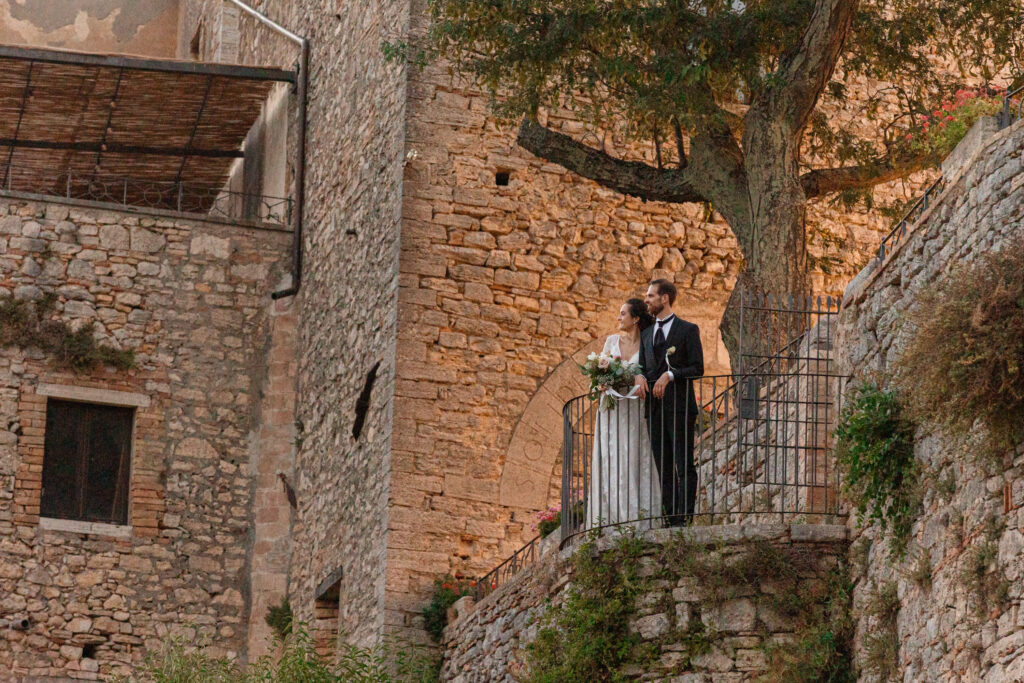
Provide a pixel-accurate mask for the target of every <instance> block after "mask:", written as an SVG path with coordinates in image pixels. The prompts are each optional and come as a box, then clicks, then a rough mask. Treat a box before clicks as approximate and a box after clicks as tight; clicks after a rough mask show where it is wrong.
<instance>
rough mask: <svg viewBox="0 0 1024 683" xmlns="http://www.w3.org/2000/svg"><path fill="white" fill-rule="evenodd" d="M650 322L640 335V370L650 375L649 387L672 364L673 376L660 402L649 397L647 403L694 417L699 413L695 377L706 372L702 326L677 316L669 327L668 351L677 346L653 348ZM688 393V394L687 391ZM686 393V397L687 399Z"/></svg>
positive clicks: (666, 344)
mask: <svg viewBox="0 0 1024 683" xmlns="http://www.w3.org/2000/svg"><path fill="white" fill-rule="evenodd" d="M655 329H656V326H654V325H651V326H650V327H648V328H647V329H646V330H644V331H643V334H641V335H640V372H641V373H642V374H643V376H644V377H645V378H647V384H648V388H649V389H654V383H655V382H657V381H658V378H659V377H661V376H662V375H663V374H665V372H666V371H667V370H668V369H669V365H671V366H672V376H673V377H674V378H675V379H674V380H673V381H671V382H669V385H668V387H667V388H666V389H665V397H664V398H663V399H662V400H661V401H660V403H661V406H658V403H659V402H658V400H657V399H655V398H653V397H649V398H648V405H650V406H651V407H652V409H657V408H659V407H660V408H661V409H662V410H672V411H675V412H677V413H688V414H689V415H690V416H691V419H692V418H695V417H696V416H697V399H696V396H695V395H694V392H693V380H694V379H695V378H697V377H702V376H703V375H704V349H703V348H702V347H701V343H700V329H699V328H698V327H697V326H696V325H694V324H693V323H691V322H687V321H686V320H683V319H682V318H680V317H679V316H676V319H675V321H674V322H673V323H672V328H671V329H670V330H669V333H668V339H667V340H666V343H665V351H667V350H668V349H671V348H672V347H675V353H672V354H667V356H668V357H667V358H666V353H657V352H656V351H655V348H654V331H655ZM684 392H685V393H684ZM684 396H685V400H683V399H684Z"/></svg>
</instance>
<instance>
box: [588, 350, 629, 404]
mask: <svg viewBox="0 0 1024 683" xmlns="http://www.w3.org/2000/svg"><path fill="white" fill-rule="evenodd" d="M579 368H580V372H582V373H583V374H584V375H586V376H587V377H588V378H589V379H590V390H589V392H588V395H589V396H590V400H591V401H598V400H600V401H601V406H600V407H601V408H604V409H605V410H611V409H612V408H614V407H615V397H614V396H610V395H608V394H607V393H606V390H608V389H614V390H615V391H617V392H619V393H620V394H626V393H628V392H629V390H630V389H632V388H633V378H634V377H636V376H637V375H638V374H640V366H638V365H635V364H633V363H627V362H625V361H623V360H622V359H621V358H619V357H618V356H609V355H608V354H605V353H601V354H597V353H591V354H590V355H589V356H587V360H586V361H584V363H583V364H582V365H579Z"/></svg>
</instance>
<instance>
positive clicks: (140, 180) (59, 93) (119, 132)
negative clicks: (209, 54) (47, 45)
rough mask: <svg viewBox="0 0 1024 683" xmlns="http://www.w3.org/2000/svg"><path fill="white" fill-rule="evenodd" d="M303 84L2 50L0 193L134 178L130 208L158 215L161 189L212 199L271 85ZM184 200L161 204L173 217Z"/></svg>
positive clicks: (231, 72)
mask: <svg viewBox="0 0 1024 683" xmlns="http://www.w3.org/2000/svg"><path fill="white" fill-rule="evenodd" d="M295 78H296V75H295V72H293V71H287V70H282V69H276V68H263V67H251V66H237V65H227V64H209V63H201V62H186V61H176V60H164V59H148V58H139V57H127V56H122V55H100V54H88V53H81V52H72V51H65V50H53V49H40V48H28V47H22V46H11V45H0V189H3V190H9V191H21V192H31V193H36V194H55V195H65V196H83V193H85V194H87V193H88V191H89V187H90V186H91V185H92V186H99V185H104V184H107V185H109V186H114V185H117V183H118V182H122V181H123V188H124V189H123V192H124V195H125V196H124V197H123V198H122V197H118V201H122V199H123V203H125V204H134V203H141V204H144V205H147V206H152V205H153V200H152V197H146V196H143V195H145V194H147V193H150V192H152V191H153V190H152V188H154V187H165V188H166V187H178V188H181V187H183V186H188V187H190V188H192V189H193V191H194V189H195V188H199V189H200V190H205V191H207V193H206V194H208V195H209V197H210V198H211V199H210V201H211V202H212V198H213V197H214V196H215V195H216V192H217V191H218V190H219V189H220V188H222V187H223V186H224V184H225V182H226V180H227V177H228V173H229V171H230V168H231V164H232V162H233V160H234V159H237V158H240V157H243V156H244V155H243V152H242V143H243V142H244V140H245V137H246V134H247V133H248V131H249V129H250V128H251V127H252V125H253V123H255V122H256V120H257V118H258V117H259V115H260V111H261V107H262V105H263V103H264V102H265V101H266V98H267V95H268V93H269V91H270V88H271V87H272V86H273V85H274V83H275V82H286V83H294V82H295ZM126 179H130V180H131V181H132V182H127V180H126ZM179 192H180V189H179ZM173 194H174V193H173V192H168V193H166V197H164V198H162V199H161V200H160V201H162V202H165V203H167V207H166V208H170V209H173V208H174V202H173ZM135 195H138V196H135Z"/></svg>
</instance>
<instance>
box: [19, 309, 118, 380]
mask: <svg viewBox="0 0 1024 683" xmlns="http://www.w3.org/2000/svg"><path fill="white" fill-rule="evenodd" d="M55 302H56V298H55V297H54V296H53V295H52V294H51V295H47V296H45V297H44V298H43V299H41V300H40V301H38V302H36V303H34V304H33V303H30V302H28V301H23V300H18V299H13V298H10V297H6V298H2V299H0V347H6V346H21V347H32V346H34V347H36V348H39V349H41V350H42V351H44V352H45V353H47V354H49V355H51V356H53V358H54V361H55V362H56V364H57V365H58V366H59V367H62V368H68V369H70V370H73V371H75V372H88V371H90V370H92V369H94V368H96V367H97V366H99V365H109V366H112V367H115V368H117V369H119V370H127V369H129V368H131V367H134V365H135V353H134V352H133V351H131V350H121V349H115V348H114V347H112V346H108V345H106V344H101V343H99V342H97V341H96V338H95V337H94V336H93V326H92V325H84V326H82V327H80V328H78V329H77V330H72V329H71V327H70V326H68V324H67V323H65V322H63V321H61V320H52V319H50V317H49V316H50V314H51V313H52V311H53V306H54V304H55Z"/></svg>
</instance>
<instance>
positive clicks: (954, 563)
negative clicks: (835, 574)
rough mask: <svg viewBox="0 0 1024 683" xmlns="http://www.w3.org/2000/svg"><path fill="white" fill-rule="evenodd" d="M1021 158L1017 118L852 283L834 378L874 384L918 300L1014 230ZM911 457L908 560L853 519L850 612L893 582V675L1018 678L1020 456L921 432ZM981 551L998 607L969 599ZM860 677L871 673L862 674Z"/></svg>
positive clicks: (1022, 610) (1021, 210) (1022, 186)
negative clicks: (983, 456)
mask: <svg viewBox="0 0 1024 683" xmlns="http://www.w3.org/2000/svg"><path fill="white" fill-rule="evenodd" d="M1022 153H1024V123H1021V122H1018V123H1017V124H1016V125H1015V126H1013V127H1012V128H1010V129H1007V130H1004V131H1002V132H1000V133H998V134H996V135H993V136H991V137H990V138H989V142H988V145H987V147H985V148H984V149H982V150H981V151H980V152H979V155H978V156H977V157H975V159H974V161H973V162H971V163H968V164H967V165H966V167H965V168H964V170H963V172H962V174H961V175H960V176H959V178H958V179H955V180H953V181H952V182H950V184H949V185H948V186H947V189H946V191H945V193H944V194H943V195H942V197H941V198H940V199H939V201H938V202H937V203H936V204H935V205H933V207H932V208H931V209H930V210H929V211H928V212H927V213H926V214H925V215H924V216H923V217H922V219H921V221H919V223H918V224H917V226H916V229H915V230H914V231H913V232H912V233H911V234H910V236H909V237H908V238H907V239H906V240H905V241H904V242H903V243H902V245H901V246H900V247H899V248H898V249H897V251H895V252H894V253H893V254H892V255H891V256H889V257H888V260H887V262H886V263H885V264H883V265H882V266H881V267H880V268H877V269H876V270H874V271H873V272H865V273H864V274H863V275H862V276H860V277H858V278H857V281H856V282H855V283H853V284H852V285H851V288H850V293H849V294H850V298H849V299H848V301H849V304H848V305H847V307H846V309H845V310H844V311H843V313H842V315H841V318H840V327H839V344H838V350H837V356H838V358H839V360H840V370H841V372H846V373H850V374H852V375H854V376H855V377H856V378H863V377H868V376H871V375H872V373H876V374H878V375H879V376H883V377H884V376H885V373H886V372H887V371H889V370H891V369H892V364H893V363H894V361H895V360H896V359H897V358H898V357H899V355H900V353H901V351H902V349H903V348H904V347H905V344H906V341H907V339H908V335H909V334H910V333H911V332H910V330H908V329H907V328H906V327H905V326H903V325H902V322H901V321H902V319H903V316H904V314H905V312H906V311H908V310H910V309H912V308H913V307H914V306H915V305H916V303H915V302H916V300H917V297H918V295H919V294H920V293H921V292H923V291H926V290H927V289H929V288H932V287H933V286H934V285H935V284H937V283H938V282H941V281H942V279H943V278H945V277H947V276H948V275H949V273H950V272H951V270H952V269H954V268H955V267H957V266H960V265H963V264H969V263H971V262H973V261H975V260H976V259H977V258H978V257H979V256H981V255H982V254H985V253H987V252H989V251H991V250H995V249H1000V248H1001V247H1002V246H1003V245H1004V244H1005V243H1006V241H1007V239H1008V238H1009V237H1011V236H1019V235H1021V234H1022V231H1024V165H1022ZM914 452H915V456H916V457H917V459H918V461H919V462H920V464H921V466H922V469H923V471H924V472H925V473H926V478H925V490H924V507H923V512H922V514H921V515H920V516H919V517H918V519H917V521H916V522H915V524H914V526H913V533H912V541H911V544H910V548H909V550H908V552H907V556H906V559H904V560H903V561H900V560H898V559H894V558H893V556H892V555H891V553H890V551H889V544H888V540H887V538H885V537H879V534H878V533H877V531H876V530H875V529H874V528H868V529H859V528H857V527H856V526H855V525H853V524H851V531H852V534H853V537H854V538H855V539H856V540H855V541H854V544H853V547H854V548H856V549H857V551H856V552H854V553H853V555H854V556H855V557H858V558H860V560H855V561H854V562H853V564H854V565H855V566H856V565H858V564H859V565H860V567H861V572H860V573H859V574H858V575H856V578H857V583H856V588H855V606H856V607H857V608H858V609H863V607H864V605H865V604H866V603H867V602H868V601H869V599H870V597H871V595H872V594H873V592H874V591H875V589H876V588H877V587H878V586H882V585H885V584H887V583H889V582H895V584H896V586H897V589H898V594H899V598H900V603H901V609H900V612H899V616H898V619H897V625H898V631H899V655H898V659H899V665H898V666H899V672H900V674H901V675H902V677H903V680H907V681H940V680H942V681H946V680H962V681H992V682H995V681H1020V680H1024V607H1022V600H1024V450H1018V451H1017V454H1016V456H1015V457H1014V458H1013V461H1012V465H1011V466H1010V467H1009V468H1008V469H1006V470H1005V471H1001V472H991V471H987V470H986V469H985V468H984V467H983V466H982V465H981V464H979V462H978V461H977V460H975V459H974V458H973V457H972V455H973V454H972V451H971V449H970V447H969V446H967V447H965V446H964V445H963V441H962V439H957V438H951V437H949V436H946V435H944V434H943V433H941V432H940V431H935V430H932V429H931V428H929V427H928V426H927V425H924V426H921V427H919V428H918V430H917V434H916V437H915V447H914ZM944 480H945V481H950V482H951V483H952V487H950V488H946V489H945V490H942V489H940V487H938V485H937V482H940V481H944ZM985 544H992V547H994V548H995V549H997V555H996V559H995V561H994V562H993V563H992V564H991V565H990V566H989V567H987V568H986V569H987V571H988V572H990V573H991V576H992V577H993V578H994V579H995V581H996V582H1002V581H1005V582H1007V585H1008V588H1009V590H1008V596H1007V599H1006V600H1005V601H1004V602H1003V603H1002V604H995V603H991V602H985V601H979V599H978V596H976V595H975V594H974V593H973V592H972V590H971V589H970V588H969V584H968V581H967V579H966V578H965V576H964V572H965V567H966V566H967V565H968V563H969V561H970V558H971V557H972V555H974V554H975V553H977V552H978V550H979V549H980V548H981V547H982V546H983V545H985ZM921 557H924V560H923V561H924V562H926V563H927V566H928V567H929V568H930V573H931V586H930V588H927V587H925V586H922V585H920V584H919V583H918V582H916V581H914V580H912V579H911V578H910V577H909V576H908V575H909V574H910V573H911V572H912V571H913V569H914V568H915V566H916V563H917V562H918V560H919V558H921ZM862 614H863V613H862V612H861V615H862ZM874 628H875V624H874V623H873V621H872V620H870V619H868V618H866V617H864V616H861V617H860V619H859V628H858V644H859V645H860V647H858V651H859V652H860V653H861V655H862V656H863V652H864V648H863V643H864V638H865V636H866V635H867V634H868V633H870V632H871V631H872V630H873V629H874ZM862 663H863V662H862ZM862 680H865V681H870V680H873V678H872V677H871V676H870V675H869V674H865V675H864V676H863V677H862Z"/></svg>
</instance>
